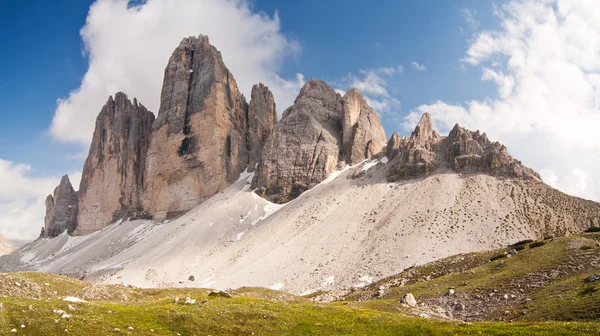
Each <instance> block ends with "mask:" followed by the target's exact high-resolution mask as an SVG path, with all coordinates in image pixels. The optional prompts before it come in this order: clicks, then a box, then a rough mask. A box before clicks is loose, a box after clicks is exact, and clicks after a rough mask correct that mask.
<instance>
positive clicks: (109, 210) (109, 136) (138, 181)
mask: <svg viewBox="0 0 600 336" xmlns="http://www.w3.org/2000/svg"><path fill="white" fill-rule="evenodd" d="M153 122H154V114H152V112H150V111H148V110H147V109H146V108H145V107H144V105H142V104H139V103H138V102H137V100H135V99H134V101H133V103H132V102H131V100H129V98H128V97H127V95H126V94H125V93H123V92H117V93H116V94H115V95H114V98H113V97H112V96H111V97H109V98H108V100H107V102H106V104H105V105H104V107H102V110H101V111H100V113H99V114H98V117H97V118H96V126H95V129H94V136H93V137H92V143H91V145H90V151H89V154H88V157H87V159H86V161H85V164H84V166H83V172H82V177H81V185H80V187H79V197H78V198H79V199H78V204H79V205H78V215H77V230H76V231H75V233H76V234H83V233H88V232H92V231H95V230H98V229H101V228H103V227H105V226H106V225H108V224H110V223H112V222H114V221H116V220H118V219H120V218H122V217H124V216H135V215H136V214H138V213H139V212H140V211H141V201H140V192H141V188H142V183H143V177H144V165H145V161H146V153H147V149H148V145H149V142H150V131H151V128H152V123H153Z"/></svg>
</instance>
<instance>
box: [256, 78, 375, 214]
mask: <svg viewBox="0 0 600 336" xmlns="http://www.w3.org/2000/svg"><path fill="white" fill-rule="evenodd" d="M384 146H385V133H384V131H383V128H382V127H381V124H380V123H379V117H378V116H377V113H375V111H373V109H371V108H370V107H369V106H368V104H367V103H366V101H365V100H364V98H363V97H362V96H361V95H360V93H359V92H358V90H356V89H351V90H350V91H348V93H346V94H345V96H344V98H342V96H341V95H340V94H338V93H336V92H335V90H334V89H333V88H331V87H330V86H329V85H327V83H325V82H324V81H322V80H316V79H311V80H310V81H308V82H307V83H306V84H305V85H304V87H303V88H302V90H301V91H300V94H299V95H298V97H297V98H296V100H295V102H294V105H292V106H291V107H289V108H288V109H286V110H285V111H284V112H283V117H282V118H281V121H280V122H279V123H278V124H277V125H275V127H274V129H273V134H272V135H271V136H270V137H269V138H268V140H267V142H266V143H265V146H264V148H263V151H262V156H261V161H260V163H259V165H258V169H257V172H256V176H255V180H254V183H253V184H254V186H255V187H257V188H258V193H260V194H261V195H263V196H264V197H266V198H268V199H269V200H271V201H274V202H280V203H281V202H287V201H289V200H292V199H294V198H296V197H297V196H299V195H300V194H301V193H302V192H304V191H305V190H307V189H310V188H311V187H313V186H314V185H316V184H318V183H320V182H321V181H323V180H324V179H326V178H327V177H328V176H329V174H331V172H332V171H333V170H334V169H335V168H336V167H337V166H338V163H341V162H347V163H351V164H356V163H359V162H361V161H363V160H365V159H366V158H369V157H371V156H372V155H374V154H377V153H379V152H380V151H381V150H382V149H383V147H384Z"/></svg>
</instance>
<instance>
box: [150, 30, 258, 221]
mask: <svg viewBox="0 0 600 336" xmlns="http://www.w3.org/2000/svg"><path fill="white" fill-rule="evenodd" d="M247 113H248V104H247V103H246V101H245V99H244V97H243V96H242V94H241V93H240V91H239V90H238V87H237V84H236V82H235V79H234V78H233V75H232V74H231V73H230V72H229V70H228V69H227V68H226V67H225V64H224V63H223V60H222V58H221V53H220V52H219V51H217V49H216V48H215V47H214V46H212V45H211V44H210V43H209V40H208V37H206V36H202V35H200V36H199V37H198V38H196V37H189V38H185V39H183V41H182V42H181V43H180V45H179V47H177V49H175V51H174V52H173V54H172V56H171V58H170V60H169V63H168V65H167V67H166V69H165V76H164V82H163V88H162V94H161V100H160V110H159V112H158V116H157V119H156V121H155V122H154V125H153V127H152V140H151V144H150V147H149V150H148V159H147V161H146V175H145V179H144V181H145V183H144V187H145V189H144V197H143V208H144V210H145V212H146V213H148V214H151V215H153V216H154V217H155V218H157V219H160V218H170V217H174V216H177V215H179V214H181V213H184V212H185V211H187V210H190V209H192V208H194V207H195V206H197V205H198V204H200V203H201V202H202V201H204V200H205V199H206V198H207V197H210V196H212V195H214V194H215V193H217V192H219V191H220V190H222V189H224V188H225V187H227V186H228V185H230V184H231V183H232V182H234V181H236V180H237V179H238V177H239V175H240V173H241V172H243V171H244V170H245V169H246V167H247V166H248V158H249V155H248V146H247V142H246V132H247Z"/></svg>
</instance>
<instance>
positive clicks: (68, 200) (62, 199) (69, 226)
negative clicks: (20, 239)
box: [42, 175, 77, 238]
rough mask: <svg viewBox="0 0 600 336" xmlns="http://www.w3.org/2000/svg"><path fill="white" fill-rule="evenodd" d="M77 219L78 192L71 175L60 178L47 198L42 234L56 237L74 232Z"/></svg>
mask: <svg viewBox="0 0 600 336" xmlns="http://www.w3.org/2000/svg"><path fill="white" fill-rule="evenodd" d="M76 221H77V192H76V191H75V190H74V189H73V186H72V185H71V181H69V176H67V175H65V176H63V177H62V178H61V179H60V184H59V185H58V186H57V187H56V188H55V189H54V194H53V195H48V197H47V198H46V217H45V218H44V229H43V230H42V236H44V237H50V238H53V237H56V236H58V235H60V234H61V233H63V232H65V231H68V232H72V231H73V230H74V229H75V226H76Z"/></svg>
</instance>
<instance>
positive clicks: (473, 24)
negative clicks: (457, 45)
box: [460, 8, 479, 29]
mask: <svg viewBox="0 0 600 336" xmlns="http://www.w3.org/2000/svg"><path fill="white" fill-rule="evenodd" d="M460 14H461V15H462V17H463V18H464V19H465V22H466V23H467V25H469V27H470V28H471V29H477V27H478V26H479V21H477V19H476V17H477V11H475V10H472V9H469V8H463V9H461V10H460Z"/></svg>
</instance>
